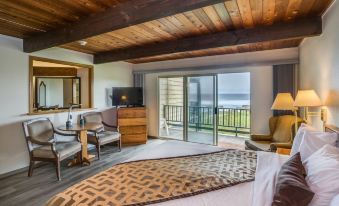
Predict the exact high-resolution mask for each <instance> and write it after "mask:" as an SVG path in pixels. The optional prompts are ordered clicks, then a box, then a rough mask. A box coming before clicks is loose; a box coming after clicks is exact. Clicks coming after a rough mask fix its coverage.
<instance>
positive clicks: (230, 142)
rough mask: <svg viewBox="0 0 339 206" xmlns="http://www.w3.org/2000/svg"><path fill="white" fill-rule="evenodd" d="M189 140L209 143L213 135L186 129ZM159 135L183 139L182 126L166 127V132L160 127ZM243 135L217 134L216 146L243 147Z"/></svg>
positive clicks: (208, 132) (244, 138)
mask: <svg viewBox="0 0 339 206" xmlns="http://www.w3.org/2000/svg"><path fill="white" fill-rule="evenodd" d="M188 133H189V134H188V135H189V141H191V142H198V143H203V144H211V143H212V142H213V136H212V133H211V132H210V131H198V132H197V131H193V130H192V131H188ZM160 136H161V137H165V138H170V139H176V140H183V130H182V128H178V127H174V128H169V129H168V134H167V131H166V129H165V128H161V130H160ZM246 139H248V137H245V136H231V135H225V134H220V133H219V134H218V146H219V147H224V148H227V149H245V140H246Z"/></svg>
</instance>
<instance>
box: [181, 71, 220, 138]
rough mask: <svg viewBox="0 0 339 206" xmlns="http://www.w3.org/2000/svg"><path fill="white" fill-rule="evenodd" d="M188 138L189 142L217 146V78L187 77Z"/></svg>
mask: <svg viewBox="0 0 339 206" xmlns="http://www.w3.org/2000/svg"><path fill="white" fill-rule="evenodd" d="M186 81H187V84H186V85H187V88H186V91H187V92H186V101H185V105H186V111H187V112H186V114H187V118H185V121H186V122H185V126H186V138H187V141H189V142H197V143H203V144H211V145H212V144H214V145H215V144H216V142H217V140H216V114H215V112H216V110H215V108H216V76H215V75H207V76H187V77H186Z"/></svg>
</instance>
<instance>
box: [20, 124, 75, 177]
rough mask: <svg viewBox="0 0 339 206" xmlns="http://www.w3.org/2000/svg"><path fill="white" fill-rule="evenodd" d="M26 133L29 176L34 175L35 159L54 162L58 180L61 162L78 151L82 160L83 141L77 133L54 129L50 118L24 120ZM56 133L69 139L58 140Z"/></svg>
mask: <svg viewBox="0 0 339 206" xmlns="http://www.w3.org/2000/svg"><path fill="white" fill-rule="evenodd" d="M23 128H24V134H25V138H26V142H27V147H28V151H29V157H30V164H29V170H28V176H29V177H30V176H32V174H33V169H34V163H35V161H47V162H53V163H55V165H56V172H57V177H58V180H61V175H60V162H61V161H62V160H64V159H66V158H68V157H70V156H72V155H75V154H77V153H78V155H79V157H80V161H82V157H81V143H80V141H79V139H78V137H77V135H75V134H66V133H61V132H59V131H57V130H55V129H54V127H53V124H52V122H51V121H50V120H49V119H48V118H37V119H32V120H28V121H25V122H23ZM56 134H58V135H62V136H68V137H69V138H67V139H68V140H67V141H62V142H61V141H60V142H59V141H57V140H56Z"/></svg>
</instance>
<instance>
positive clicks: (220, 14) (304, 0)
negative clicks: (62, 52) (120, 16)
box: [0, 0, 333, 62]
mask: <svg viewBox="0 0 339 206" xmlns="http://www.w3.org/2000/svg"><path fill="white" fill-rule="evenodd" d="M125 1H128V0H100V1H98V0H81V1H69V0H58V1H49V0H40V1H36V0H18V1H13V0H1V1H0V34H5V35H10V36H15V37H19V38H26V37H29V36H32V35H36V34H39V33H42V32H46V31H50V30H52V29H55V28H58V27H60V26H64V25H67V24H70V23H73V22H76V21H79V20H81V19H83V18H85V17H88V16H89V15H93V14H95V13H98V12H102V11H105V10H106V9H108V8H110V7H114V6H116V5H117V4H119V3H121V2H125ZM332 2H333V0H231V1H227V2H224V3H219V4H215V5H212V6H207V7H203V8H200V9H196V10H193V11H187V12H184V13H179V14H177V15H173V16H169V17H165V18H161V19H158V20H154V21H150V22H146V23H143V24H139V25H136V26H131V27H127V28H124V29H119V30H116V31H112V32H108V33H105V34H101V35H98V36H94V37H90V38H87V39H85V40H86V41H87V42H88V43H87V45H85V46H81V45H79V43H78V42H72V43H69V44H65V45H62V46H61V47H63V48H67V49H71V50H75V51H80V52H84V53H89V54H95V53H98V52H104V51H110V50H115V49H123V48H128V47H133V46H141V45H146V44H157V43H160V42H164V41H172V40H176V39H179V38H185V37H192V36H198V35H203V34H210V33H215V32H220V31H228V30H234V29H242V28H252V27H255V26H259V25H263V24H264V25H270V24H273V23H277V22H281V21H294V20H295V19H298V18H308V17H314V16H319V15H321V14H323V13H324V11H325V10H326V9H327V8H328V7H329V5H330V4H331V3H332ZM285 44H286V45H285ZM265 45H266V46H265ZM278 45H279V46H281V47H288V46H290V43H289V42H285V41H283V42H282V43H279V44H278ZM297 46H298V45H297ZM250 47H253V48H255V49H269V48H271V47H270V46H268V44H267V43H265V44H263V43H258V44H256V45H251V46H250ZM274 47H276V46H274ZM253 48H249V47H248V46H241V47H233V48H228V49H226V50H225V49H219V50H218V49H212V50H207V51H196V52H184V53H177V54H171V55H164V56H163V57H162V58H165V57H166V58H169V59H175V58H185V57H194V56H197V55H198V56H200V55H213V54H215V53H216V52H217V51H218V52H220V53H222V52H229V53H234V52H242V51H247V50H252V49H253ZM162 58H161V59H162ZM145 59H150V60H151V59H152V60H157V59H159V58H158V57H149V58H145ZM131 62H139V60H136V61H133V60H131Z"/></svg>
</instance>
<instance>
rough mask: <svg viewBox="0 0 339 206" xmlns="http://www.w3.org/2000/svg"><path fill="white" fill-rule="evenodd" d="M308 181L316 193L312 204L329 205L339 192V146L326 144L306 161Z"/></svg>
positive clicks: (318, 205)
mask: <svg viewBox="0 0 339 206" xmlns="http://www.w3.org/2000/svg"><path fill="white" fill-rule="evenodd" d="M304 166H305V170H306V174H307V176H306V182H307V184H308V185H309V187H310V189H311V190H312V191H313V192H314V193H315V195H314V198H313V200H312V201H311V203H310V206H328V205H330V203H331V201H332V200H333V198H334V197H335V196H336V195H337V194H338V192H339V148H337V147H334V146H332V145H325V146H324V147H322V148H321V149H319V150H318V151H317V152H315V153H314V154H312V155H311V156H310V157H309V158H308V159H307V160H306V161H305V163H304Z"/></svg>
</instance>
